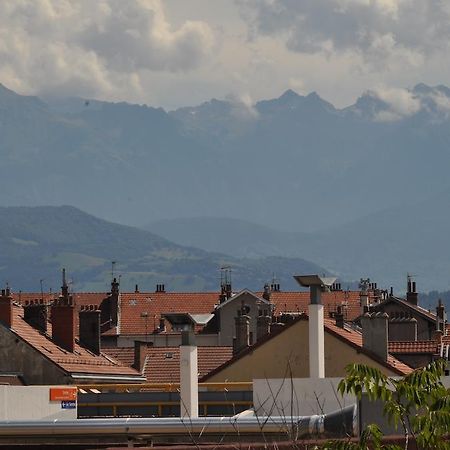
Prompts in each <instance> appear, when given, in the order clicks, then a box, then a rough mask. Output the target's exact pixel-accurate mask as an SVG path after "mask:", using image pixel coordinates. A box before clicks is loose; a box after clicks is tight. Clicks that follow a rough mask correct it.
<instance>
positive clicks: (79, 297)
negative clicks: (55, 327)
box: [12, 292, 108, 307]
mask: <svg viewBox="0 0 450 450" xmlns="http://www.w3.org/2000/svg"><path fill="white" fill-rule="evenodd" d="M71 295H72V297H73V299H74V303H75V305H76V306H78V307H79V306H85V305H96V306H100V303H101V302H102V301H103V299H105V298H106V297H107V296H108V293H106V292H75V293H73V294H71ZM58 296H59V292H52V293H50V292H44V293H43V295H42V294H41V293H40V292H14V293H13V294H12V297H13V300H14V301H15V302H17V303H19V304H21V305H24V304H25V303H26V302H27V301H34V300H36V299H41V298H43V299H44V301H46V302H50V301H51V300H53V299H55V298H57V297H58Z"/></svg>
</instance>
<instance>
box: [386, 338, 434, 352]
mask: <svg viewBox="0 0 450 450" xmlns="http://www.w3.org/2000/svg"><path fill="white" fill-rule="evenodd" d="M436 350H437V343H436V342H435V341H391V342H389V352H390V353H394V354H410V353H432V354H434V353H436Z"/></svg>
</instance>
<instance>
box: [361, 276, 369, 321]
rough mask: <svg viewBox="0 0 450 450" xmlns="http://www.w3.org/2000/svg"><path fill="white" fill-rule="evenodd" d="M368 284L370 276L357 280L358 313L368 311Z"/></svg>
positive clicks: (362, 313)
mask: <svg viewBox="0 0 450 450" xmlns="http://www.w3.org/2000/svg"><path fill="white" fill-rule="evenodd" d="M369 285H370V278H365V279H364V278H361V279H360V281H359V289H360V291H359V305H360V308H361V309H360V314H361V315H364V314H365V313H366V312H368V311H369V306H370V303H369Z"/></svg>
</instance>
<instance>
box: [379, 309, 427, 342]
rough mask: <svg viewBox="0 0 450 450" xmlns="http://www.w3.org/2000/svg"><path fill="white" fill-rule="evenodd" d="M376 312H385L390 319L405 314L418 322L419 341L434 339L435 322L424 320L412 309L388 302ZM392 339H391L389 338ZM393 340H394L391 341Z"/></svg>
mask: <svg viewBox="0 0 450 450" xmlns="http://www.w3.org/2000/svg"><path fill="white" fill-rule="evenodd" d="M376 311H383V312H385V313H387V314H388V315H389V317H390V318H394V317H395V313H402V312H403V313H405V314H408V315H409V316H410V317H414V318H415V319H416V320H417V340H418V341H428V340H430V339H432V333H433V331H434V330H435V329H436V325H435V324H434V322H430V321H428V320H426V319H424V318H423V316H421V315H420V314H419V313H416V312H415V311H414V310H413V309H412V308H407V307H403V306H402V305H401V304H399V303H397V302H394V301H392V302H388V303H386V304H384V305H383V306H382V307H381V306H380V307H379V308H377V309H376ZM389 339H390V338H389ZM390 340H393V339H390Z"/></svg>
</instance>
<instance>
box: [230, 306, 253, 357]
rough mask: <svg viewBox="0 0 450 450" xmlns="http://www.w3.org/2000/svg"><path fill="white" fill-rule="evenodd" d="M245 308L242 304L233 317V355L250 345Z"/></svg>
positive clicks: (248, 323)
mask: <svg viewBox="0 0 450 450" xmlns="http://www.w3.org/2000/svg"><path fill="white" fill-rule="evenodd" d="M247 308H248V307H245V306H244V305H243V306H242V308H241V309H240V310H238V315H237V317H235V318H234V323H235V326H236V337H235V338H234V339H233V354H234V355H236V354H238V353H239V352H240V351H241V350H244V349H246V348H247V347H249V346H250V317H249V316H248V315H247Z"/></svg>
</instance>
